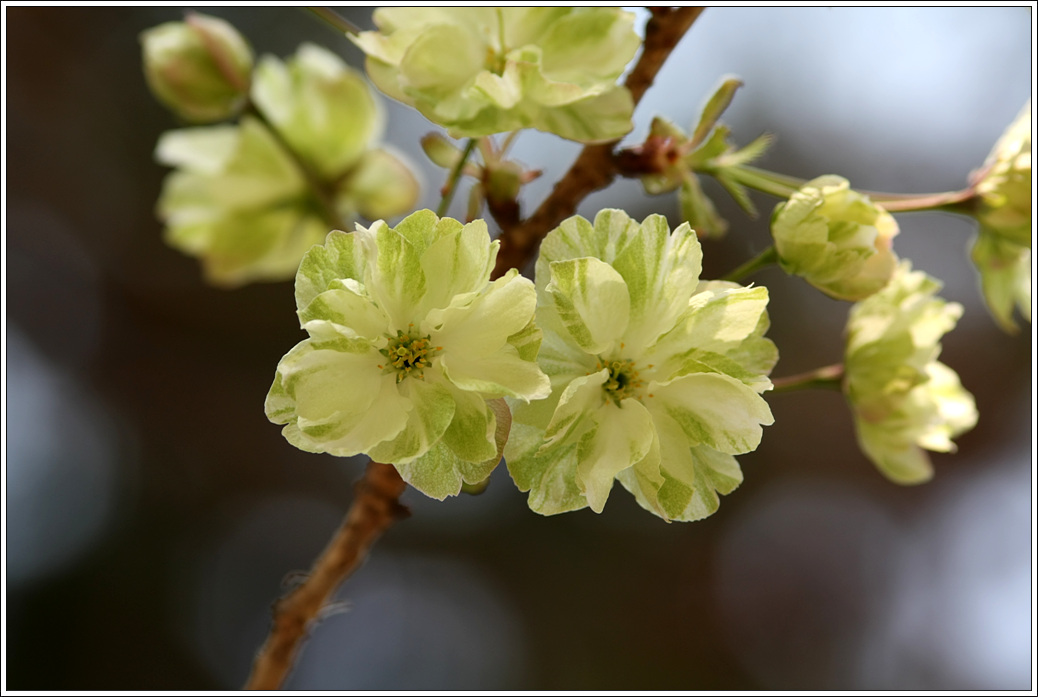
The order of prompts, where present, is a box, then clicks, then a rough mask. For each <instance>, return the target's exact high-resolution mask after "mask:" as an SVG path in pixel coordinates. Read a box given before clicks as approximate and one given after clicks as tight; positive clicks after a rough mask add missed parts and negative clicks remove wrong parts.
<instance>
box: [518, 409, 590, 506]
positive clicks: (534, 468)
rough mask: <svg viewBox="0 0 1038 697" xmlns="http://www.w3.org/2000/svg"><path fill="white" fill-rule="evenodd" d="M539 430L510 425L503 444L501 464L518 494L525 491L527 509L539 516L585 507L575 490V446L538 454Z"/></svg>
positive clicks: (572, 444)
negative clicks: (504, 466)
mask: <svg viewBox="0 0 1038 697" xmlns="http://www.w3.org/2000/svg"><path fill="white" fill-rule="evenodd" d="M543 434H544V431H543V430H542V429H539V428H536V427H533V426H528V425H526V424H521V423H513V424H512V432H511V434H510V435H509V438H508V443H507V444H506V445H505V464H506V465H508V472H509V474H511V475H512V480H513V481H515V485H516V486H517V487H519V491H529V492H530V497H529V506H530V508H531V509H532V510H533V511H535V512H536V513H540V514H541V515H555V514H556V513H565V512H566V511H575V510H578V509H580V508H586V507H587V499H586V498H584V494H583V493H582V492H581V491H580V489H579V488H578V487H577V443H576V442H574V443H570V444H568V445H560V446H557V447H554V448H550V449H548V450H545V451H542V446H543V445H544V440H543V439H542V438H541V436H542V435H543Z"/></svg>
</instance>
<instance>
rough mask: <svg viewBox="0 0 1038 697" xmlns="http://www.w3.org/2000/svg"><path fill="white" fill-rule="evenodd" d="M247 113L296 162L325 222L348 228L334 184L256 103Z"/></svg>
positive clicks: (338, 227)
mask: <svg viewBox="0 0 1038 697" xmlns="http://www.w3.org/2000/svg"><path fill="white" fill-rule="evenodd" d="M245 113H246V114H248V115H250V116H252V117H254V118H256V119H257V120H259V122H260V123H262V124H263V126H264V127H265V128H266V129H267V130H268V131H269V132H270V134H271V135H272V136H274V140H276V141H277V143H278V145H280V146H281V149H282V150H284V151H285V153H286V154H287V155H288V156H289V158H290V159H291V160H292V162H293V163H294V164H295V166H296V169H298V170H299V173H300V174H301V175H302V177H303V181H305V182H306V185H307V187H308V188H309V189H310V193H312V194H313V196H314V200H315V201H316V202H317V206H318V208H320V209H321V217H323V218H324V222H325V223H327V224H328V226H329V227H331V228H332V229H334V230H347V229H348V227H349V226H348V225H346V221H344V220H343V219H342V218H341V217H340V216H339V211H338V210H337V208H336V206H335V194H334V190H333V185H332V184H331V183H329V182H327V181H325V179H324V177H322V176H321V175H320V174H319V173H318V172H317V171H316V170H315V169H314V168H313V167H311V166H310V165H309V164H308V163H307V162H306V161H305V160H303V158H302V157H300V156H299V153H297V152H296V151H295V149H293V148H292V146H291V145H290V144H289V142H288V141H287V140H285V138H284V137H283V136H282V135H281V132H280V131H278V129H277V127H276V126H275V125H274V124H273V123H271V122H270V121H269V120H268V119H267V117H266V116H264V115H263V112H261V111H260V110H259V109H257V108H256V105H254V104H249V105H248V106H247V107H246V108H245Z"/></svg>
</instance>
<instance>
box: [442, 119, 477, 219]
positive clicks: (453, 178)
mask: <svg viewBox="0 0 1038 697" xmlns="http://www.w3.org/2000/svg"><path fill="white" fill-rule="evenodd" d="M475 147H476V139H475V138H469V142H468V143H466V144H465V150H463V151H462V153H461V157H460V158H458V162H457V163H456V164H455V165H454V169H452V170H451V173H450V175H449V176H448V177H447V183H446V184H444V185H443V197H442V198H441V199H440V205H439V206H437V207H436V215H437V216H439V217H440V218H442V217H443V216H445V215H447V209H448V208H450V206H451V199H453V198H454V191H455V190H456V189H457V188H458V180H459V179H461V170H462V169H464V168H465V162H466V161H467V160H468V159H469V155H471V154H472V150H473V149H474V148H475Z"/></svg>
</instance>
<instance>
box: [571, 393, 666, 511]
mask: <svg viewBox="0 0 1038 697" xmlns="http://www.w3.org/2000/svg"><path fill="white" fill-rule="evenodd" d="M593 418H594V421H595V425H594V427H592V429H591V430H589V431H588V432H587V433H585V434H584V435H583V437H582V438H581V439H580V445H579V446H578V448H577V461H578V464H577V472H576V476H577V486H579V487H580V488H581V490H582V491H583V492H584V496H586V497H587V502H588V506H590V507H591V510H593V511H594V512H595V513H601V512H602V509H603V508H605V503H606V499H607V498H609V491H610V489H612V488H613V480H614V479H616V475H617V474H619V473H620V472H621V471H622V470H625V469H627V468H628V467H630V466H631V465H634V464H635V463H637V462H638V461H639V460H641V459H642V458H644V457H645V456H646V455H648V454H649V451H650V449H651V448H652V443H653V438H654V430H653V427H652V417H651V416H650V415H649V412H648V410H646V408H645V407H644V406H642V404H641V402H639V401H638V400H636V399H625V400H623V401H622V402H621V403H620V406H617V405H615V404H613V403H612V402H606V403H605V404H604V405H603V406H602V407H601V408H599V409H598V410H596V411H595V412H593Z"/></svg>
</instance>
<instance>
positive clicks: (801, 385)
mask: <svg viewBox="0 0 1038 697" xmlns="http://www.w3.org/2000/svg"><path fill="white" fill-rule="evenodd" d="M771 384H772V385H773V386H774V390H773V391H774V392H793V391H794V390H806V389H812V388H815V389H826V390H839V389H841V388H842V386H843V364H842V363H835V364H833V365H827V366H825V367H823V368H817V369H815V370H809V371H807V372H806V373H798V374H797V375H790V376H789V377H784V378H776V379H775V380H772V381H771Z"/></svg>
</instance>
